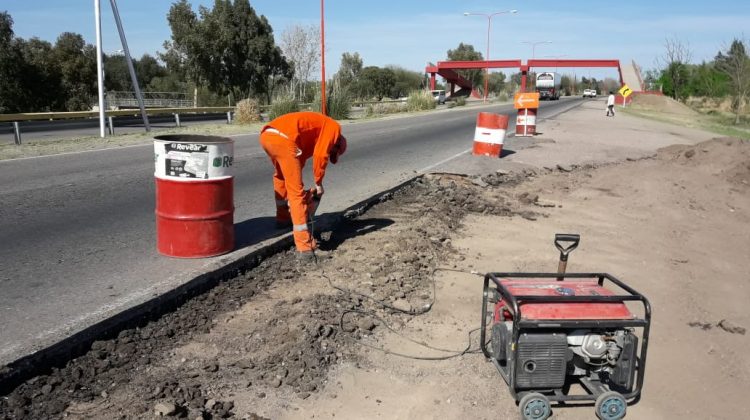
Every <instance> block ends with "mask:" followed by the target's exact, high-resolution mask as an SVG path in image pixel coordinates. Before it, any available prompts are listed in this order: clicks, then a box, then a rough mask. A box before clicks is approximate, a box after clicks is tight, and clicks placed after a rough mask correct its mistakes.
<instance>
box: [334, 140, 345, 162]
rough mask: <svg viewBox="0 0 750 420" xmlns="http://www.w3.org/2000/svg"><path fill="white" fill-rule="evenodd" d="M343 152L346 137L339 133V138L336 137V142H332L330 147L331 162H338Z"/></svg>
mask: <svg viewBox="0 0 750 420" xmlns="http://www.w3.org/2000/svg"><path fill="white" fill-rule="evenodd" d="M344 153H346V137H344V136H343V135H339V138H338V139H336V143H334V144H333V147H332V148H331V163H333V164H334V165H335V164H336V163H338V161H339V156H341V155H343V154H344Z"/></svg>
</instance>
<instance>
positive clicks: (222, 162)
mask: <svg viewBox="0 0 750 420" xmlns="http://www.w3.org/2000/svg"><path fill="white" fill-rule="evenodd" d="M232 163H234V156H224V157H215V158H214V161H213V165H214V168H218V167H224V168H229V167H230V166H232Z"/></svg>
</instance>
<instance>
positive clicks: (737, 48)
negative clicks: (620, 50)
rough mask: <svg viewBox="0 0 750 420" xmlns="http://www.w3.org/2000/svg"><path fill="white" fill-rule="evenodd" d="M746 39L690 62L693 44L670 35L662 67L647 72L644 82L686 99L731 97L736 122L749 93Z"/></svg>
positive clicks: (667, 93)
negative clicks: (709, 57) (711, 58)
mask: <svg viewBox="0 0 750 420" xmlns="http://www.w3.org/2000/svg"><path fill="white" fill-rule="evenodd" d="M746 43H747V41H744V40H742V39H740V38H735V39H734V40H733V41H732V42H731V43H730V44H729V46H728V47H726V48H724V49H723V50H720V51H718V52H717V54H716V56H715V57H714V59H713V60H711V61H703V62H701V63H700V64H694V63H691V61H692V51H691V49H690V46H689V45H688V44H687V43H685V42H682V41H680V40H679V39H676V38H667V39H666V40H665V43H664V50H665V52H664V55H663V56H662V57H660V59H659V65H660V68H658V69H654V70H650V71H648V72H646V75H645V78H644V82H645V83H646V84H647V85H648V86H649V87H650V88H651V89H661V90H662V92H664V94H665V95H669V96H671V97H672V98H674V99H677V100H681V101H685V100H686V99H688V98H689V97H704V98H714V99H724V98H729V99H730V100H731V108H732V111H733V112H734V114H735V123H739V121H740V116H741V115H742V113H743V110H744V107H745V106H746V104H747V101H748V96H749V95H750V57H749V56H748V51H747V45H746Z"/></svg>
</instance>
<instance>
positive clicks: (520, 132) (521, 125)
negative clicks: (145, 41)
mask: <svg viewBox="0 0 750 420" xmlns="http://www.w3.org/2000/svg"><path fill="white" fill-rule="evenodd" d="M534 134H536V108H521V109H519V110H518V116H517V117H516V137H529V136H533V135H534Z"/></svg>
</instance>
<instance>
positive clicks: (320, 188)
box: [315, 184, 325, 197]
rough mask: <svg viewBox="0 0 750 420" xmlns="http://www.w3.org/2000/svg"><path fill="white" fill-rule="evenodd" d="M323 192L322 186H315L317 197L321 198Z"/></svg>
mask: <svg viewBox="0 0 750 420" xmlns="http://www.w3.org/2000/svg"><path fill="white" fill-rule="evenodd" d="M324 192H325V191H324V190H323V186H322V185H318V184H315V194H316V195H317V196H318V197H320V196H322V195H323V193H324Z"/></svg>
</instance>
